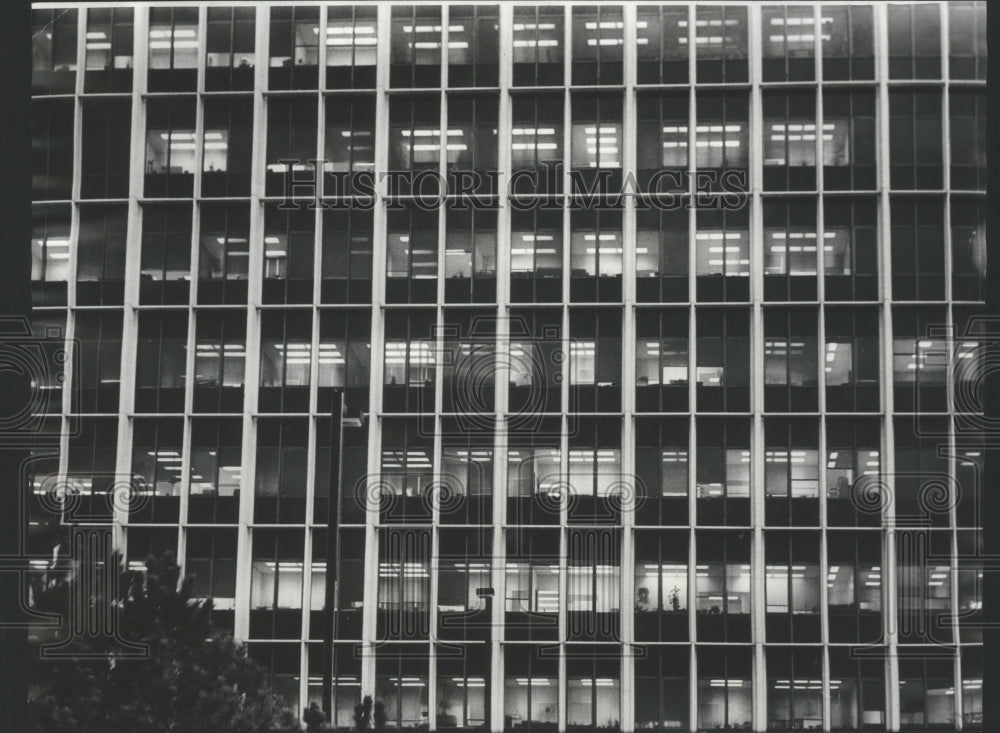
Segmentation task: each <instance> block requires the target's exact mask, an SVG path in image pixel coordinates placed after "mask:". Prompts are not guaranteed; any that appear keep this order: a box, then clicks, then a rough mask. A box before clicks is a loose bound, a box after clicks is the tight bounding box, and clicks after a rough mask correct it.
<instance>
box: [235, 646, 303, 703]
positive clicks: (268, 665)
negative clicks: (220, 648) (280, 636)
mask: <svg viewBox="0 0 1000 733" xmlns="http://www.w3.org/2000/svg"><path fill="white" fill-rule="evenodd" d="M247 656H248V657H250V659H252V660H253V661H254V662H256V663H257V664H259V665H260V666H261V667H263V668H264V674H265V676H264V680H265V684H267V685H268V686H269V687H270V688H271V690H272V692H274V694H275V695H277V696H278V697H279V698H280V699H281V701H282V702H283V703H284V705H286V706H288V707H291V706H293V705H297V703H298V700H299V681H298V680H297V679H295V676H296V675H298V674H299V670H300V666H299V659H300V655H299V645H298V644H261V643H251V644H247Z"/></svg>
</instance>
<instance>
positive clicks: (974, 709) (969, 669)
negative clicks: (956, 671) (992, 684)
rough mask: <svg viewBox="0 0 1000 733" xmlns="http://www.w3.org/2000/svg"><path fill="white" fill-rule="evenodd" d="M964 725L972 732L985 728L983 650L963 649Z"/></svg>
mask: <svg viewBox="0 0 1000 733" xmlns="http://www.w3.org/2000/svg"><path fill="white" fill-rule="evenodd" d="M961 670H962V724H963V727H964V728H967V729H970V730H976V729H981V728H982V726H983V650H982V649H977V648H975V647H962V661H961Z"/></svg>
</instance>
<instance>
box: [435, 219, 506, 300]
mask: <svg viewBox="0 0 1000 733" xmlns="http://www.w3.org/2000/svg"><path fill="white" fill-rule="evenodd" d="M445 216H446V220H445V221H446V228H445V231H446V234H445V243H444V247H445V252H444V255H445V259H444V277H445V282H444V299H445V302H447V303H490V302H494V301H495V300H496V290H497V280H496V267H497V210H496V209H482V208H478V207H464V206H462V205H461V204H458V205H455V206H454V207H449V208H448V210H447V213H446V215H445Z"/></svg>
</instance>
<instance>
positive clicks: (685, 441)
mask: <svg viewBox="0 0 1000 733" xmlns="http://www.w3.org/2000/svg"><path fill="white" fill-rule="evenodd" d="M689 431H690V428H689V423H688V420H687V418H676V417H674V418H637V419H636V422H635V436H636V447H635V473H636V475H635V482H636V483H635V494H636V497H637V498H636V502H637V509H636V513H635V522H636V524H639V525H647V524H651V525H657V526H669V525H686V524H687V523H688V476H689V474H690V463H689V460H690V458H689V450H688V449H689V446H690V435H689Z"/></svg>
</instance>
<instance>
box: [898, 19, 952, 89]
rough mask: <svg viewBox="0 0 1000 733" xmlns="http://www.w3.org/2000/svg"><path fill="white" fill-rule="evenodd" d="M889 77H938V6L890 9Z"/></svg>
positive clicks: (939, 73) (939, 28)
mask: <svg viewBox="0 0 1000 733" xmlns="http://www.w3.org/2000/svg"><path fill="white" fill-rule="evenodd" d="M889 78H890V79H940V78H941V8H940V6H937V5H930V4H927V3H919V4H918V3H913V4H909V5H903V4H896V3H894V4H892V5H890V6H889Z"/></svg>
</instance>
